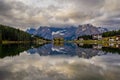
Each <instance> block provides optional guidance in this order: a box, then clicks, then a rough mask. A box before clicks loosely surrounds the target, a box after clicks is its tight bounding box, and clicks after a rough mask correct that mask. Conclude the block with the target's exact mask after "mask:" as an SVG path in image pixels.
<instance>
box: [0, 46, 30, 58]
mask: <svg viewBox="0 0 120 80" xmlns="http://www.w3.org/2000/svg"><path fill="white" fill-rule="evenodd" d="M30 48H31V46H30V45H29V44H27V45H26V44H5V45H0V58H4V57H6V56H11V57H13V56H17V55H19V54H20V52H23V51H25V50H28V49H30Z"/></svg>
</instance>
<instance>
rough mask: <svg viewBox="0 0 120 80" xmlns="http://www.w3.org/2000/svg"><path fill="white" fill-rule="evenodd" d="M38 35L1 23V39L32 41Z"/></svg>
mask: <svg viewBox="0 0 120 80" xmlns="http://www.w3.org/2000/svg"><path fill="white" fill-rule="evenodd" d="M35 39H36V37H33V36H32V35H31V34H28V33H26V32H24V31H22V30H19V29H15V28H12V27H10V26H5V25H1V24H0V41H2V40H3V41H32V40H35Z"/></svg>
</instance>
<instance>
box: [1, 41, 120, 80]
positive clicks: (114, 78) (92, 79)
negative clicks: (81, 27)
mask: <svg viewBox="0 0 120 80" xmlns="http://www.w3.org/2000/svg"><path fill="white" fill-rule="evenodd" d="M0 80H120V48H119V47H118V48H112V47H103V46H102V45H85V44H82V43H81V44H74V43H64V44H52V43H50V44H43V45H34V44H19V45H18V44H9V45H8V44H6V45H0Z"/></svg>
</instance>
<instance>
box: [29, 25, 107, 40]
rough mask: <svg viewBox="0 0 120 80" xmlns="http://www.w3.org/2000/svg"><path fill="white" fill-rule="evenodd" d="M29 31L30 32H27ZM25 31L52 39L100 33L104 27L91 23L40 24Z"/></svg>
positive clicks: (67, 38) (68, 38)
mask: <svg viewBox="0 0 120 80" xmlns="http://www.w3.org/2000/svg"><path fill="white" fill-rule="evenodd" d="M29 31H30V32H29ZM29 31H27V32H28V33H30V34H31V31H33V34H34V35H37V36H41V37H44V38H46V39H53V38H55V37H63V38H64V39H65V40H73V39H76V38H77V37H78V36H82V35H92V34H100V33H103V32H106V31H107V29H106V28H101V27H95V26H93V25H91V24H85V25H79V26H78V27H75V26H71V27H61V28H60V27H47V26H41V27H40V28H38V29H37V30H36V31H35V32H34V30H33V29H31V30H29Z"/></svg>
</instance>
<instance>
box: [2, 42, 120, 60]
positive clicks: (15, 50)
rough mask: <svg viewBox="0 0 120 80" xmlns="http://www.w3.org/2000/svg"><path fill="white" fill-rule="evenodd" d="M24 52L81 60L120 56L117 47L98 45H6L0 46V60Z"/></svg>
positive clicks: (119, 49) (119, 50)
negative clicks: (75, 57)
mask: <svg viewBox="0 0 120 80" xmlns="http://www.w3.org/2000/svg"><path fill="white" fill-rule="evenodd" d="M24 51H27V52H28V53H29V54H39V55H40V56H48V55H51V56H55V55H67V56H71V57H72V56H78V57H82V58H83V57H84V58H91V57H93V56H101V55H106V54H107V53H112V54H114V53H117V54H120V48H119V47H108V46H103V45H100V44H94V45H90V44H89V45H88V44H82V43H80V44H75V43H64V44H60V45H59V44H52V43H50V44H41V45H36V44H6V45H0V58H4V57H6V56H16V55H20V53H21V52H24Z"/></svg>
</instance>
